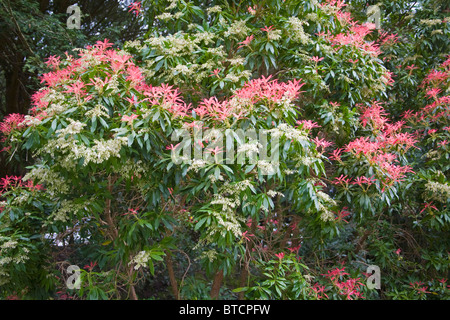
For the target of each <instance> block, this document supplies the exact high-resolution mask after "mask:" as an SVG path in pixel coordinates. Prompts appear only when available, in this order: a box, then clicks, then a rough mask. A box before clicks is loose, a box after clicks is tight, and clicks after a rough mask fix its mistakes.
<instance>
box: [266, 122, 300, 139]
mask: <svg viewBox="0 0 450 320" xmlns="http://www.w3.org/2000/svg"><path fill="white" fill-rule="evenodd" d="M265 132H266V133H270V134H272V136H273V137H281V136H285V137H286V139H289V140H294V141H298V142H304V141H307V140H308V134H307V132H306V131H304V130H300V129H296V128H294V127H292V126H290V125H288V124H286V123H281V124H280V125H279V126H278V127H277V128H274V129H268V130H265Z"/></svg>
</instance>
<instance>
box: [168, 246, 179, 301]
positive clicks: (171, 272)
mask: <svg viewBox="0 0 450 320" xmlns="http://www.w3.org/2000/svg"><path fill="white" fill-rule="evenodd" d="M165 260H166V265H167V271H168V272H169V280H170V286H171V287H172V292H173V295H174V297H175V300H180V296H179V295H178V284H177V278H176V277H175V272H174V269H173V262H172V255H171V253H170V251H167V252H166V257H165Z"/></svg>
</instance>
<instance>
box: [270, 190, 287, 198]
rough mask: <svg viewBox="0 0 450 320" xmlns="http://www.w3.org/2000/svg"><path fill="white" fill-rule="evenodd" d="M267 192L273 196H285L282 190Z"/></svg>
mask: <svg viewBox="0 0 450 320" xmlns="http://www.w3.org/2000/svg"><path fill="white" fill-rule="evenodd" d="M266 193H267V195H268V196H269V197H271V198H273V197H276V196H280V197H284V194H282V193H281V192H278V191H275V190H268V191H267V192H266Z"/></svg>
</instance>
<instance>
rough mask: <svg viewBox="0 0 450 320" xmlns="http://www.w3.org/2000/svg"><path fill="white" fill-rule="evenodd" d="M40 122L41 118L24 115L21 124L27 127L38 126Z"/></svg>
mask: <svg viewBox="0 0 450 320" xmlns="http://www.w3.org/2000/svg"><path fill="white" fill-rule="evenodd" d="M41 122H42V120H40V119H38V118H36V117H33V116H30V115H26V116H25V119H24V121H23V122H22V124H24V125H25V126H27V127H33V126H38V125H40V124H41Z"/></svg>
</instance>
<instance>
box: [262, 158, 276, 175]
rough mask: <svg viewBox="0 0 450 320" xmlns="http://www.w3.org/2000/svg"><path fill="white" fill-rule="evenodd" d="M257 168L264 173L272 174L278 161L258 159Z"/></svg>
mask: <svg viewBox="0 0 450 320" xmlns="http://www.w3.org/2000/svg"><path fill="white" fill-rule="evenodd" d="M257 165H258V169H260V170H261V172H262V174H264V175H266V174H267V175H272V174H275V173H276V172H277V171H278V168H279V167H280V163H279V162H278V161H267V160H258V164H257Z"/></svg>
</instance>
